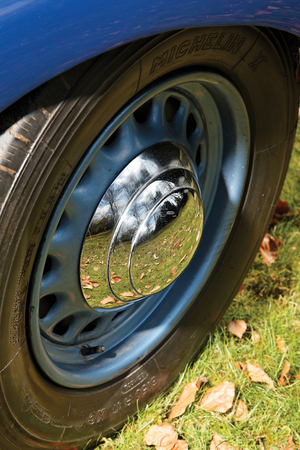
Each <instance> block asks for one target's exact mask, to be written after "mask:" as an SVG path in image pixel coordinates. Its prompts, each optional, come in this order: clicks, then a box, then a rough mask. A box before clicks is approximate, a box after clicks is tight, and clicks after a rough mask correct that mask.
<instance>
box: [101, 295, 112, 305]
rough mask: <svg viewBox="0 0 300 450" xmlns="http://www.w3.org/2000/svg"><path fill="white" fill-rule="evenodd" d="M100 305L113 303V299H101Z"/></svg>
mask: <svg viewBox="0 0 300 450" xmlns="http://www.w3.org/2000/svg"><path fill="white" fill-rule="evenodd" d="M100 303H101V305H107V303H115V299H114V298H113V297H106V298H104V299H103V300H101V302H100Z"/></svg>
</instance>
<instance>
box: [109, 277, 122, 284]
mask: <svg viewBox="0 0 300 450" xmlns="http://www.w3.org/2000/svg"><path fill="white" fill-rule="evenodd" d="M110 281H111V282H112V283H113V284H115V283H119V281H122V278H121V277H117V276H115V277H112V278H111V279H110Z"/></svg>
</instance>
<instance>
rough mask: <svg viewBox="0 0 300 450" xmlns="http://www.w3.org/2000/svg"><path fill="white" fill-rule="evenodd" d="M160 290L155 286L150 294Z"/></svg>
mask: <svg viewBox="0 0 300 450" xmlns="http://www.w3.org/2000/svg"><path fill="white" fill-rule="evenodd" d="M158 289H160V286H155V287H154V288H153V289H151V291H150V294H152V293H153V292H155V291H157V290H158Z"/></svg>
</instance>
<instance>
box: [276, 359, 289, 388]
mask: <svg viewBox="0 0 300 450" xmlns="http://www.w3.org/2000/svg"><path fill="white" fill-rule="evenodd" d="M290 368H291V365H290V363H289V362H288V361H285V363H284V366H283V369H282V372H281V375H280V378H279V380H278V386H286V385H287V384H288V382H289V381H290Z"/></svg>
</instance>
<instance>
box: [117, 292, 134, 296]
mask: <svg viewBox="0 0 300 450" xmlns="http://www.w3.org/2000/svg"><path fill="white" fill-rule="evenodd" d="M120 295H122V297H134V294H133V293H132V292H130V291H128V292H122V293H121V294H120Z"/></svg>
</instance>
